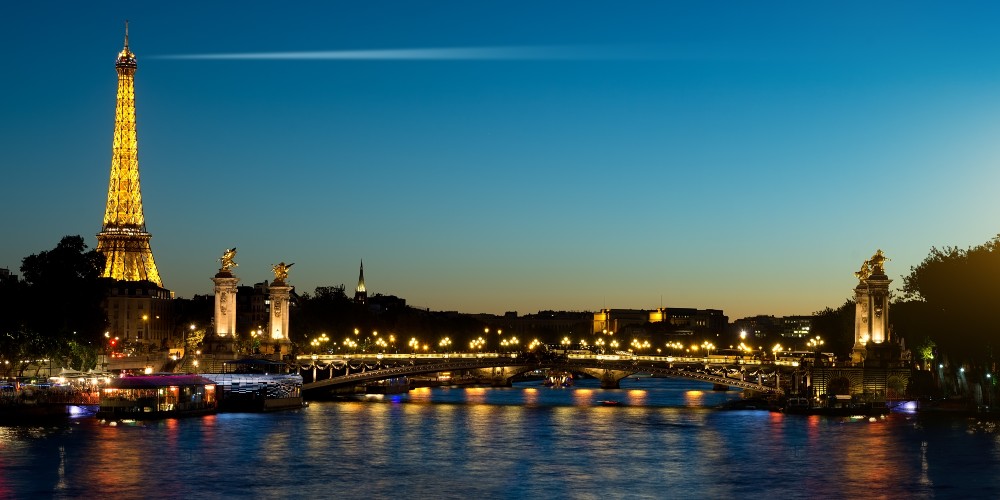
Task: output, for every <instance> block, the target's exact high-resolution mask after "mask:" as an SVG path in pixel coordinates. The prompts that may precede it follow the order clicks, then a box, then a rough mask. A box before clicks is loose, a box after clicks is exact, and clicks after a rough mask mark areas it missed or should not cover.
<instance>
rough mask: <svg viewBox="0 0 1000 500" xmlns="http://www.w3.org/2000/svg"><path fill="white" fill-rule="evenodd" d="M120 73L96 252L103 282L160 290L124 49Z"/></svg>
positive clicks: (129, 59)
mask: <svg viewBox="0 0 1000 500" xmlns="http://www.w3.org/2000/svg"><path fill="white" fill-rule="evenodd" d="M115 69H116V70H117V71H118V99H117V104H116V106H115V138H114V145H113V148H112V154H111V182H110V183H109V184H108V206H107V209H106V210H105V212H104V225H103V226H102V227H101V232H100V233H98V234H97V251H98V252H101V253H102V254H104V256H105V257H106V258H107V262H106V264H105V266H104V274H103V276H104V277H105V278H113V279H116V280H121V281H151V282H153V283H155V284H156V286H158V287H162V286H163V284H162V283H161V282H160V274H159V273H158V272H157V271H156V264H155V263H154V262H153V251H152V249H150V247H149V238H150V234H149V233H147V232H146V222H145V219H144V217H143V215H142V194H141V193H140V192H139V158H138V152H137V147H138V146H137V141H136V134H135V85H134V80H135V69H136V61H135V54H133V53H132V51H131V50H129V47H128V23H127V22H126V23H125V48H124V49H122V51H121V52H119V53H118V59H117V61H116V62H115Z"/></svg>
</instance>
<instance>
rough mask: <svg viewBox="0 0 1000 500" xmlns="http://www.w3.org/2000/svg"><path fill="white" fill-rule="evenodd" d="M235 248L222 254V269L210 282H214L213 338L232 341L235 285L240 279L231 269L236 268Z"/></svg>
mask: <svg viewBox="0 0 1000 500" xmlns="http://www.w3.org/2000/svg"><path fill="white" fill-rule="evenodd" d="M235 258H236V248H230V249H227V250H226V251H225V253H223V254H222V257H220V258H219V261H220V262H221V263H222V267H221V268H219V272H218V273H216V275H215V277H214V278H212V281H213V282H215V336H216V337H220V338H228V339H229V340H233V339H234V337H235V335H236V285H237V284H238V283H239V282H240V279H239V278H238V277H236V276H235V275H234V274H233V272H232V269H233V268H234V267H236V266H237V264H236V261H235V260H234V259H235Z"/></svg>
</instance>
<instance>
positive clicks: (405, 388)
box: [364, 377, 410, 394]
mask: <svg viewBox="0 0 1000 500" xmlns="http://www.w3.org/2000/svg"><path fill="white" fill-rule="evenodd" d="M409 391H410V381H409V380H408V379H407V378H406V377H393V378H387V379H384V380H379V381H376V382H373V383H371V384H368V385H366V386H364V392H365V394H405V393H407V392H409Z"/></svg>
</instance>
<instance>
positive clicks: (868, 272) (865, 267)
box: [854, 260, 872, 281]
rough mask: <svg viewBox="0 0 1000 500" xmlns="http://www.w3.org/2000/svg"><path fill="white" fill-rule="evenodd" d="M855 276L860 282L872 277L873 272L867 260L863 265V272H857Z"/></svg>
mask: <svg viewBox="0 0 1000 500" xmlns="http://www.w3.org/2000/svg"><path fill="white" fill-rule="evenodd" d="M854 275H855V276H857V277H858V279H859V280H861V281H864V280H866V279H868V278H869V277H870V276H871V275H872V270H871V268H870V267H868V261H867V260H866V261H865V263H864V264H861V270H860V271H855V272H854Z"/></svg>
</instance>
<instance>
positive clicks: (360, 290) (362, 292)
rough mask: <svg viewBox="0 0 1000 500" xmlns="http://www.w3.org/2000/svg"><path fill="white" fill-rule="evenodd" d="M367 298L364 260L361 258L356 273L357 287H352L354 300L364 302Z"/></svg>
mask: <svg viewBox="0 0 1000 500" xmlns="http://www.w3.org/2000/svg"><path fill="white" fill-rule="evenodd" d="M367 300H368V290H366V289H365V261H364V259H362V260H361V271H360V272H359V273H358V287H357V288H355V289H354V301H355V302H357V303H359V304H364V303H365V301H367Z"/></svg>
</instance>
